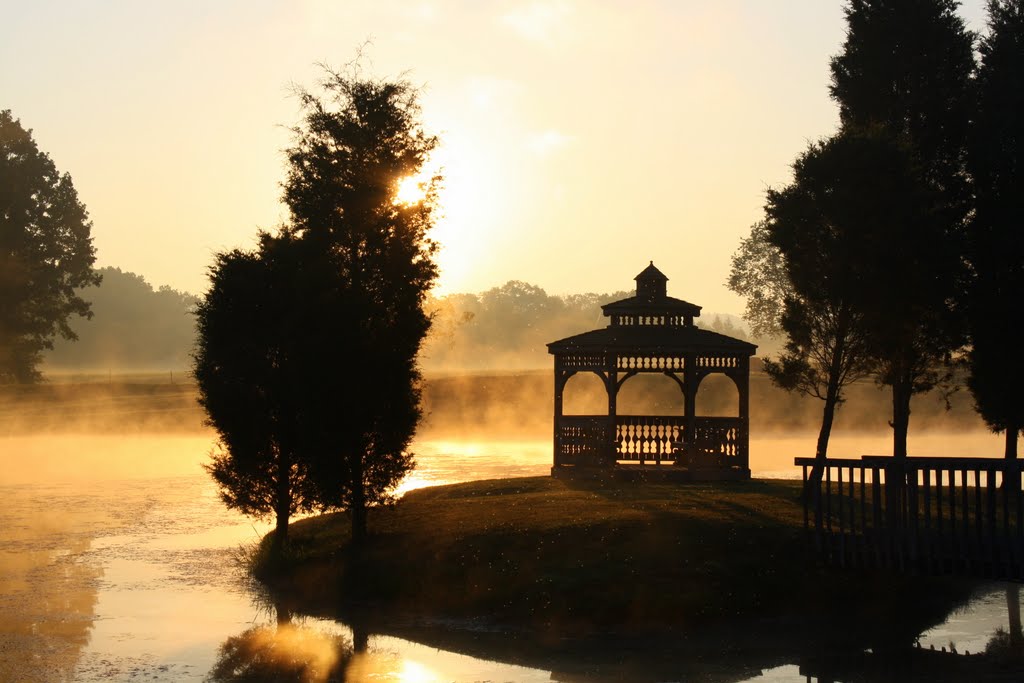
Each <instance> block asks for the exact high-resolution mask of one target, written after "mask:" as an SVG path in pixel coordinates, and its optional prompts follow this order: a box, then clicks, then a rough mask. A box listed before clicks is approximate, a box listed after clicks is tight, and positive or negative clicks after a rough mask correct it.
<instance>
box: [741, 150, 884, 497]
mask: <svg viewBox="0 0 1024 683" xmlns="http://www.w3.org/2000/svg"><path fill="white" fill-rule="evenodd" d="M838 147H841V143H840V142H837V141H835V140H832V141H826V142H823V143H819V144H814V145H811V147H810V148H809V149H808V151H807V152H805V153H804V154H803V155H802V156H801V157H800V158H798V159H797V161H796V163H795V164H794V180H793V182H792V183H791V184H790V185H789V186H788V187H786V188H784V189H782V190H770V191H769V192H768V203H767V206H766V209H765V212H766V215H767V220H766V221H763V222H760V223H757V224H755V225H754V226H753V227H752V228H751V234H750V236H749V237H748V238H746V239H745V240H744V241H743V243H742V244H741V246H740V249H739V250H738V251H737V253H736V254H735V255H734V256H733V262H732V271H731V274H730V278H729V286H730V288H732V289H733V291H737V292H738V293H740V294H743V295H745V296H746V297H747V315H748V317H749V319H751V320H752V325H753V326H755V327H756V328H757V329H758V330H761V331H765V332H767V331H776V332H781V333H782V334H783V335H784V336H785V338H786V343H785V346H784V349H783V351H782V353H781V355H780V356H779V359H778V360H777V361H773V360H771V359H768V358H766V359H765V360H764V369H765V372H766V374H768V376H769V377H770V378H771V380H772V381H773V382H774V383H775V384H776V385H777V386H779V387H781V388H783V389H786V390H787V391H796V392H800V393H803V394H806V395H808V396H813V397H815V398H818V399H821V400H822V401H823V402H824V408H823V411H822V420H821V428H820V430H819V432H818V440H817V444H816V448H815V457H816V458H817V459H818V463H817V464H816V465H815V467H814V468H813V469H812V471H811V474H810V477H809V480H808V485H809V486H812V487H813V486H816V485H817V482H818V481H819V480H820V479H821V477H822V475H823V473H824V461H825V458H826V457H827V454H828V442H829V438H830V436H831V433H832V425H833V422H834V420H835V410H836V408H837V407H838V406H839V405H840V404H841V403H842V402H843V400H844V397H843V392H844V388H845V387H846V386H848V385H849V384H851V383H853V382H855V381H857V380H858V379H860V378H862V377H864V376H865V375H866V374H867V373H868V372H870V370H871V363H870V360H869V358H868V355H867V349H866V347H865V344H864V338H863V333H862V328H861V316H860V315H858V313H857V312H856V310H855V308H854V298H855V296H856V290H857V288H858V286H859V282H858V279H857V276H856V273H855V271H854V267H853V264H851V263H850V262H849V261H847V260H846V257H847V256H848V252H847V243H848V242H852V241H856V240H857V239H858V235H857V226H856V225H854V224H851V222H850V221H848V220H847V216H848V215H849V214H848V211H849V209H850V203H851V202H853V203H855V204H857V203H859V198H858V197H856V196H855V195H854V194H853V193H851V192H850V191H849V190H850V185H849V183H848V179H847V178H844V177H843V173H844V172H846V171H848V170H849V169H848V168H847V167H845V166H844V165H842V163H841V161H842V160H841V159H838V158H837V153H836V152H837V148H838ZM837 162H840V163H837Z"/></svg>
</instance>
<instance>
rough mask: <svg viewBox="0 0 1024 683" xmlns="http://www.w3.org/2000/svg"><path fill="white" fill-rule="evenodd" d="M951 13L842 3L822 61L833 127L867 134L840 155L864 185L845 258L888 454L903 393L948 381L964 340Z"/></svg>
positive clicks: (901, 432) (963, 192)
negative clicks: (888, 416)
mask: <svg viewBox="0 0 1024 683" xmlns="http://www.w3.org/2000/svg"><path fill="white" fill-rule="evenodd" d="M956 8H957V3H956V2H955V1H954V0H852V1H851V2H850V4H849V6H848V7H847V10H846V15H847V22H848V27H849V28H848V31H847V36H846V41H845V43H844V45H843V51H842V52H841V53H840V54H839V55H837V56H836V57H835V58H834V59H833V60H832V88H831V92H832V97H833V98H834V99H835V100H836V101H837V102H838V104H839V108H840V119H841V122H842V127H843V131H844V132H845V133H847V134H853V135H855V136H857V137H859V138H860V139H862V140H865V141H868V140H872V139H873V140H874V142H873V143H870V144H868V145H866V146H865V145H855V146H854V147H851V148H850V150H851V151H854V152H857V149H858V147H859V148H860V151H859V152H857V156H856V157H854V158H851V159H850V160H849V162H850V163H856V164H858V166H856V167H855V171H856V176H857V177H858V178H860V179H862V180H863V181H864V182H863V184H862V185H860V186H858V187H857V188H856V189H855V191H856V192H857V193H858V194H859V195H860V196H861V198H862V200H863V203H864V207H865V210H864V211H858V212H857V214H854V215H855V216H857V217H858V218H862V219H864V220H861V223H862V224H863V225H864V227H865V228H866V229H869V230H870V233H871V235H873V237H872V238H870V239H867V240H865V241H864V242H863V243H862V245H861V246H868V247H869V249H868V250H864V249H861V250H860V253H859V254H858V255H857V256H856V259H857V261H858V262H859V263H861V264H862V266H863V268H864V272H863V278H862V282H861V286H862V288H863V290H864V301H865V303H864V306H863V307H861V309H860V310H861V311H862V312H863V314H864V324H865V331H866V334H867V341H868V343H869V346H870V347H871V349H872V353H873V355H874V356H875V357H876V358H877V360H878V361H879V363H880V369H879V374H878V379H879V381H880V382H882V383H883V384H886V385H889V386H891V387H892V392H893V419H892V425H893V454H894V455H896V456H904V455H906V452H907V450H906V449H907V444H906V441H907V429H908V426H909V420H910V397H911V396H912V395H913V394H915V393H918V392H921V391H926V390H928V389H930V388H932V387H933V386H935V384H936V383H937V382H939V381H940V380H942V379H943V377H947V378H948V376H949V375H948V373H943V371H942V370H941V369H940V368H941V366H942V364H943V363H944V362H946V361H948V360H949V359H950V357H951V354H952V353H953V352H955V351H956V350H957V349H958V348H959V347H960V346H961V345H962V343H963V341H964V340H963V336H962V331H963V324H962V322H959V321H957V320H956V319H955V318H954V317H953V316H952V312H953V310H952V303H953V302H954V301H955V300H956V298H957V296H958V295H959V294H960V293H961V288H962V286H963V282H964V271H963V270H962V269H961V267H960V266H961V256H962V254H963V251H964V250H963V245H962V239H963V231H964V225H965V221H966V216H967V214H968V210H969V186H968V183H967V175H966V173H965V170H964V155H965V142H966V134H967V126H968V115H969V112H970V106H971V88H970V79H971V73H972V70H973V66H974V62H973V54H972V36H971V34H969V33H968V32H967V31H966V29H965V28H964V23H963V20H962V19H961V18H960V17H959V16H957V14H956ZM883 179H884V180H886V181H888V182H882V180H883ZM857 182H860V181H859V180H858V181H857ZM886 216H889V217H888V218H886ZM875 220H877V221H878V223H876V224H875V226H873V227H872V226H869V225H868V222H869V221H875ZM883 225H888V226H890V229H889V230H881V229H880V228H881V226H883ZM853 258H854V256H853V254H851V259H853Z"/></svg>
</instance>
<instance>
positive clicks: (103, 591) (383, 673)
mask: <svg viewBox="0 0 1024 683" xmlns="http://www.w3.org/2000/svg"><path fill="white" fill-rule="evenodd" d="M169 379H170V378H167V379H166V380H165V379H164V378H163V377H162V376H160V377H151V378H150V377H146V378H135V379H134V380H132V381H128V380H125V379H124V378H121V379H120V380H119V379H118V378H108V380H107V381H106V382H104V381H102V380H101V381H93V382H91V383H87V384H82V383H75V382H69V383H60V382H56V383H52V384H50V385H44V386H43V387H38V388H35V389H33V390H30V391H27V392H24V393H20V394H18V393H7V394H5V395H4V396H2V397H0V499H2V500H4V505H3V506H2V507H0V529H2V530H3V541H4V543H3V545H2V547H0V680H23V681H52V680H77V681H100V680H133V679H135V680H138V679H139V678H140V677H142V678H145V680H151V681H183V680H184V681H188V680H194V681H199V680H204V679H206V677H207V675H208V674H209V672H211V671H213V670H214V669H215V667H216V666H217V665H218V663H219V662H222V661H224V657H225V656H229V655H230V656H238V657H243V658H244V657H246V656H248V657H250V658H253V657H256V658H258V657H259V656H261V655H259V653H260V652H262V651H265V650H266V648H268V647H271V648H278V649H281V648H285V649H288V648H291V649H293V650H296V651H302V652H306V654H307V655H308V656H309V657H311V658H312V661H317V662H327V661H329V658H330V657H335V656H337V657H342V658H344V657H349V659H344V660H343V661H344V663H345V666H350V665H351V666H354V667H356V668H353V669H351V671H352V672H357V671H361V672H363V673H361V674H359V676H362V678H358V677H355V678H353V677H350V679H349V680H417V681H418V680H423V681H435V680H437V681H441V680H488V679H490V680H514V681H531V680H537V681H540V680H551V679H552V678H553V676H552V674H551V672H550V671H544V670H537V669H530V668H523V667H514V666H511V665H505V664H496V663H493V662H486V661H483V660H480V659H475V658H472V657H466V656H464V655H459V654H455V653H450V652H445V651H443V650H440V651H439V650H436V649H435V648H431V647H426V646H423V645H417V644H416V643H412V642H409V641H405V640H401V639H398V638H390V637H385V636H372V637H371V638H370V640H369V644H370V653H369V654H368V655H364V656H360V657H356V658H354V659H352V658H351V651H350V649H346V648H348V644H350V643H351V642H352V638H353V634H352V632H351V630H350V629H348V627H347V626H345V625H344V624H339V623H336V622H332V621H323V620H312V619H304V620H302V619H298V620H296V621H295V624H294V627H295V628H296V629H299V630H298V631H296V632H294V633H291V632H289V631H288V630H287V629H284V630H282V629H280V628H279V627H278V625H277V616H278V615H276V614H275V613H274V610H273V609H272V607H268V606H267V605H266V604H265V603H261V602H259V600H254V597H255V596H257V593H254V592H253V587H252V586H250V585H248V584H247V582H246V581H245V580H244V579H243V578H242V575H241V574H240V573H239V572H238V571H236V570H235V568H234V559H233V558H234V556H235V555H236V551H237V548H238V546H239V545H240V544H252V543H254V542H256V541H257V540H258V539H259V538H260V537H261V536H262V535H263V534H264V533H266V532H267V531H268V530H269V529H270V525H269V524H268V523H266V522H259V521H257V522H253V521H252V520H249V519H247V518H244V517H242V516H241V515H239V514H237V513H235V512H232V511H229V510H227V509H226V508H225V507H224V506H223V505H222V504H221V502H220V501H219V499H218V496H217V492H216V488H215V486H214V484H213V482H212V480H211V479H210V478H209V476H208V475H207V474H206V473H205V472H204V471H203V469H202V465H203V463H205V462H206V461H207V460H208V457H209V453H210V451H211V450H212V449H213V448H214V446H215V435H214V434H213V433H212V432H211V431H210V430H209V429H208V428H206V427H205V426H204V425H203V421H202V413H201V411H200V410H199V408H198V406H197V405H196V404H195V392H194V387H192V386H190V385H188V384H177V383H175V384H172V383H170V381H168V380H169ZM664 379H667V378H664ZM582 384H583V383H581V385H582ZM709 386H710V385H709ZM627 387H628V385H627ZM671 388H673V387H668V388H666V385H661V386H659V385H656V384H652V385H651V386H644V385H643V384H642V383H637V384H635V385H633V387H632V388H631V391H632V395H630V394H629V393H627V394H625V399H626V400H625V401H624V405H625V410H627V411H629V410H632V411H638V412H642V411H651V412H655V413H662V414H672V413H671V410H672V409H671V407H670V406H669V404H670V403H671V401H672V400H674V395H673V394H671V393H668V392H669V389H671ZM863 390H864V391H865V392H866V395H867V396H869V397H871V396H872V394H871V392H874V391H875V390H874V388H873V387H864V388H863ZM729 391H730V387H728V386H724V387H718V388H716V389H715V390H714V391H709V393H707V394H705V396H704V397H703V399H702V400H703V404H702V409H703V410H705V411H715V410H728V409H729V406H730V405H731V394H730V393H729ZM716 392H717V393H716ZM575 400H578V401H579V402H580V403H581V407H580V408H579V409H580V410H581V411H589V410H594V411H599V410H600V409H601V406H602V404H601V400H600V396H598V397H597V398H595V397H594V396H589V397H588V396H587V394H586V391H585V390H584V391H583V392H582V393H580V394H578V395H577V396H576V399H575ZM787 400H789V399H787ZM550 401H551V398H550V376H549V374H548V373H546V372H544V373H540V372H538V373H505V374H502V373H497V374H493V375H486V376H479V375H477V376H473V375H447V376H440V377H432V378H429V379H428V383H427V386H426V388H425V410H426V415H425V420H424V423H423V426H422V429H421V431H420V436H419V438H418V439H417V441H416V442H415V443H414V445H413V449H414V452H415V454H416V469H415V470H414V471H413V472H412V473H411V474H410V475H409V476H408V477H407V478H406V480H405V481H404V482H402V484H401V485H400V487H399V489H398V492H399V493H404V492H405V491H409V490H412V489H415V488H420V487H423V486H431V485H438V484H445V483H454V482H461V481H468V480H475V479H492V478H505V477H520V476H543V475H547V474H548V473H549V471H550V467H551V459H552V443H551V412H550V410H551V407H550ZM588 401H589V407H588ZM862 403H864V402H863V401H862ZM786 405H789V409H788V410H789V413H787V412H786V410H787V409H786ZM786 405H781V404H778V402H775V403H773V402H772V401H771V399H770V398H766V399H765V400H762V402H761V403H759V404H757V405H755V407H754V412H753V421H754V424H753V428H752V438H751V467H752V470H753V474H754V476H755V477H784V478H799V477H800V470H799V469H798V468H796V467H794V466H793V458H794V457H797V456H810V455H813V452H814V444H815V439H816V437H817V433H816V429H815V427H816V425H815V424H814V421H813V420H814V416H815V412H816V410H817V408H818V405H817V404H816V403H815V402H811V403H800V402H797V403H795V404H786ZM794 405H795V406H797V408H796V409H794V408H793V406H794ZM855 405H856V404H855ZM867 405H868V409H866V410H863V411H861V413H862V415H861V416H860V417H857V418H856V419H853V418H851V417H850V416H851V415H853V413H854V411H853V410H852V409H848V408H846V407H844V411H847V412H846V414H845V415H846V417H845V423H843V422H842V420H843V419H844V417H842V416H841V418H840V420H841V424H847V425H850V424H852V425H854V426H855V427H854V428H846V429H844V428H843V427H840V428H839V429H837V431H836V432H835V433H834V435H833V439H832V441H831V445H830V455H832V456H836V457H857V456H860V455H862V454H885V453H888V452H890V449H891V435H890V433H889V432H888V430H887V429H885V428H884V422H882V425H883V427H882V428H875V429H862V428H858V427H859V426H860V425H861V424H863V423H864V422H865V421H867V422H868V423H869V424H871V423H877V420H876V417H877V415H878V414H884V410H883V408H884V405H883V406H882V407H881V408H879V406H877V405H875V404H874V402H873V400H872V401H868V402H867ZM872 411H874V413H872ZM921 413H923V415H915V417H918V418H920V419H919V420H918V422H916V423H915V422H914V421H913V420H912V425H911V435H910V451H911V454H912V455H948V456H954V455H957V456H988V457H997V456H999V455H1000V454H1001V453H1002V439H1001V437H1000V436H998V435H994V434H991V433H990V432H988V431H986V430H984V429H982V428H980V425H979V423H978V422H977V421H976V420H974V421H973V422H972V421H971V420H969V419H966V418H965V417H964V415H963V414H962V413H957V412H955V411H954V414H952V415H950V414H946V413H944V412H939V411H936V412H929V411H925V410H922V411H921ZM794 415H796V417H794ZM873 415H874V417H872V416H873ZM778 416H782V417H778ZM865 416H866V417H865ZM783 418H785V419H783ZM371 523H372V522H371ZM994 604H995V605H996V607H998V604H999V601H998V599H996V600H995V602H994ZM996 607H993V608H992V609H991V610H989V611H990V612H993V613H995V614H996V616H992V615H991V614H990V615H989V616H988V617H986V619H988V621H987V622H985V623H986V624H989V625H990V624H991V623H994V622H995V621H998V609H997V608H996ZM982 621H984V619H982ZM957 628H959V627H958V626H956V624H955V623H954V624H953V625H952V626H949V625H947V628H946V630H945V631H940V632H939V633H940V635H936V636H934V638H933V641H934V640H935V639H936V638H939V639H941V638H946V637H947V635H949V634H953V635H949V637H951V638H960V639H964V640H965V642H966V641H968V640H969V641H970V642H972V643H974V642H976V641H984V640H985V639H986V638H987V637H988V632H987V631H985V629H987V628H989V626H977V627H974V626H971V627H969V628H967V629H966V632H969V634H968V635H964V633H961V632H959V631H957V630H956V629H957ZM961 631H963V629H961ZM957 633H960V635H956V634H957ZM225 648H226V649H225ZM261 648H262V649H261ZM302 648H306V649H305V650H303V649H302ZM310 653H312V654H310ZM325 653H326V654H325ZM339 653H340V654H339ZM314 655H315V656H314ZM328 655H329V656H328ZM318 657H319V659H318ZM323 657H327V659H324V658H323ZM330 661H335V660H330ZM337 661H342V660H340V659H339V660H337ZM337 661H335V664H336V663H337ZM324 666H326V665H324ZM364 674H365V675H364ZM766 674H768V675H767V676H766V677H765V678H763V679H760V680H793V679H795V678H796V671H795V667H792V666H787V667H780V668H778V669H777V670H773V671H772V672H766ZM353 676H355V673H353ZM554 678H555V680H559V679H558V678H557V677H554ZM214 680H216V679H214ZM309 680H316V678H315V677H313V678H310V679H309ZM581 680H587V679H586V678H583V679H581ZM801 680H802V679H801Z"/></svg>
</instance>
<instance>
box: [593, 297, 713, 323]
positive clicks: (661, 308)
mask: <svg viewBox="0 0 1024 683" xmlns="http://www.w3.org/2000/svg"><path fill="white" fill-rule="evenodd" d="M700 308H701V307H700V306H698V305H697V304H691V303H690V302H689V301H683V300H682V299H676V298H675V297H671V296H666V297H661V298H657V299H647V298H642V297H639V296H631V297H629V298H628V299H619V300H618V301H613V302H611V303H610V304H604V305H603V306H601V310H602V311H603V312H604V314H605V315H606V316H611V315H613V314H617V313H647V314H654V313H666V314H672V313H677V314H679V315H689V316H693V317H694V318H697V317H700Z"/></svg>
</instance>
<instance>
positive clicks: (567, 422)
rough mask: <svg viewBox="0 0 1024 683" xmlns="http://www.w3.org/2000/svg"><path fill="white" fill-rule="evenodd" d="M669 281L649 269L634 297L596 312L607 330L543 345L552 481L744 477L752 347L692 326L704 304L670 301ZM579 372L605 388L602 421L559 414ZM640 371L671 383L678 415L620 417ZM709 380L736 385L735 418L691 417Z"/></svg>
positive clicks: (597, 417)
mask: <svg viewBox="0 0 1024 683" xmlns="http://www.w3.org/2000/svg"><path fill="white" fill-rule="evenodd" d="M667 281H668V278H667V277H665V276H664V275H663V274H662V273H661V271H659V270H658V269H657V268H655V267H654V263H653V262H652V263H651V265H650V266H648V267H647V268H645V269H644V271H643V272H642V273H640V274H639V275H637V276H636V296H633V297H630V298H628V299H623V300H621V301H616V302H613V303H610V304H605V305H604V306H602V310H603V311H604V314H605V315H606V316H608V317H609V318H611V324H610V325H608V327H605V328H603V329H598V330H593V331H591V332H584V333H583V334H578V335H575V336H573V337H566V338H565V339H560V340H558V341H556V342H552V343H550V344H548V351H549V352H550V353H551V354H553V355H554V357H555V461H554V467H553V468H552V474H568V473H572V472H574V471H580V469H579V468H588V470H587V471H595V469H596V468H601V469H606V468H616V467H617V468H619V469H623V470H625V469H628V468H631V467H636V466H637V465H639V466H641V467H642V468H643V469H645V470H647V469H650V467H647V466H664V465H675V466H678V467H677V468H673V469H672V470H671V471H676V472H680V473H681V474H682V473H686V474H687V475H688V476H689V477H691V478H700V479H718V478H722V479H731V478H735V479H746V478H749V477H750V464H749V449H748V440H749V434H750V417H749V411H748V405H749V398H750V357H751V356H752V355H754V352H755V351H756V350H757V347H756V346H754V345H753V344H749V343H747V342H745V341H740V340H739V339H734V338H732V337H727V336H725V335H723V334H717V333H715V332H711V331H708V330H702V329H700V328H698V327H696V326H695V325H694V324H693V319H694V318H695V317H698V316H700V306H696V305H694V304H691V303H688V302H686V301H682V300H680V299H674V298H672V297H670V296H668V295H667V293H666V282H667ZM578 372H592V373H594V374H596V375H597V376H598V377H599V378H600V379H601V381H602V382H603V383H604V387H605V390H606V391H607V394H608V413H607V414H606V415H603V414H602V415H563V414H562V395H563V392H564V390H565V385H566V382H568V381H569V378H571V377H572V376H573V375H575V374H576V373H578ZM639 373H659V374H664V375H666V376H668V377H670V378H671V379H673V380H675V382H676V383H677V384H678V385H679V388H680V389H681V390H682V395H683V403H684V412H683V415H682V416H675V415H672V416H666V415H617V414H616V396H617V395H618V393H619V390H620V389H621V387H622V384H623V383H624V382H625V381H626V380H628V379H629V378H630V377H633V376H634V375H637V374H639ZM713 373H719V374H722V375H725V376H726V377H729V378H730V379H731V380H732V381H733V382H735V384H736V388H737V389H738V393H739V406H738V409H737V411H736V416H735V417H700V416H698V415H697V414H696V398H697V389H698V388H699V386H700V383H701V381H702V380H703V379H704V378H705V377H707V376H708V375H710V374H713ZM684 468H685V469H684ZM657 469H660V467H658V468H657Z"/></svg>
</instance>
